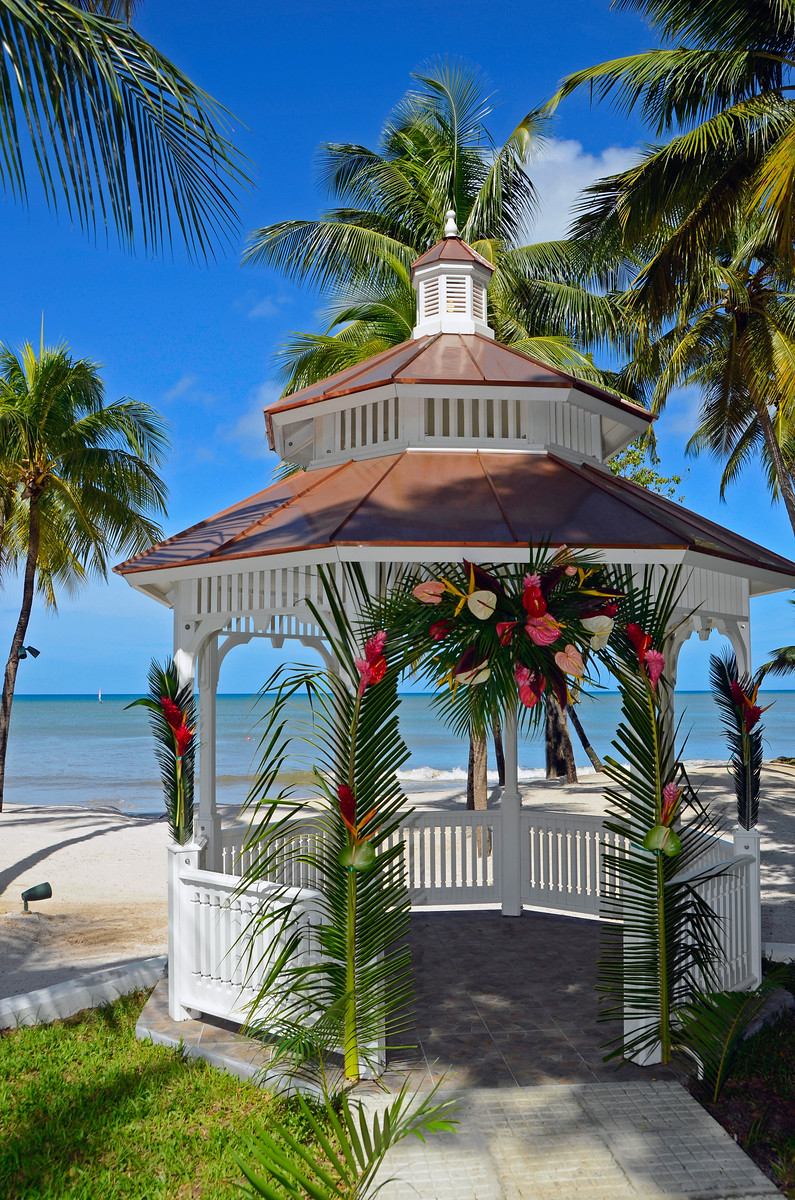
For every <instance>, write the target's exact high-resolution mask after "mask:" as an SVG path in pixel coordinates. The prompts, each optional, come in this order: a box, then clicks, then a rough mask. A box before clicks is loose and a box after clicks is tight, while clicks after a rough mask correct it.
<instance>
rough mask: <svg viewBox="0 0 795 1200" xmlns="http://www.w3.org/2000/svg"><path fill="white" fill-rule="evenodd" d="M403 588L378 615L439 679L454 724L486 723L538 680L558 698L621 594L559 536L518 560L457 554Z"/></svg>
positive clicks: (607, 625) (581, 672) (602, 632)
mask: <svg viewBox="0 0 795 1200" xmlns="http://www.w3.org/2000/svg"><path fill="white" fill-rule="evenodd" d="M406 589H407V590H408V593H409V594H408V595H407V594H406V591H405V590H404V591H403V593H402V594H399V595H398V598H397V601H396V602H395V603H393V606H392V609H391V612H390V613H389V616H388V617H387V618H386V621H387V622H388V628H389V630H390V638H394V639H395V642H396V644H397V645H399V646H400V648H401V653H402V654H403V655H405V656H406V658H407V659H408V660H410V661H413V662H415V663H422V665H423V666H426V665H427V664H428V662H430V663H431V664H432V666H433V669H434V670H435V671H436V672H437V677H438V679H439V680H440V682H441V683H442V684H444V683H447V685H448V686H449V688H450V690H451V692H452V711H453V713H454V714H455V713H456V712H457V713H458V719H457V720H456V717H455V715H454V716H453V723H454V724H457V725H458V726H459V727H460V728H461V730H462V731H463V730H464V729H472V728H475V729H485V728H487V727H488V725H489V722H490V720H491V718H493V716H494V714H498V713H501V712H502V711H503V710H504V708H505V706H506V704H510V703H511V702H516V703H518V705H519V706H520V707H521V708H522V709H523V710H530V709H533V708H535V707H536V705H538V704H539V701H541V700H542V698H543V697H544V694H545V692H547V691H548V690H549V692H550V693H551V694H553V695H554V696H555V697H556V698H557V700H558V702H559V703H560V704H561V706H563V707H565V706H566V704H567V701H568V696H569V686H570V683H571V682H573V681H578V680H581V679H583V678H584V676H585V675H586V672H587V660H588V656H589V654H592V653H601V652H603V651H604V650H605V648H606V647H607V645H608V642H609V640H610V637H611V635H612V633H613V630H614V627H615V625H616V619H617V616H618V612H619V603H620V599H621V593H620V592H619V591H617V590H616V589H615V587H614V586H612V583H611V580H610V576H609V573H608V572H607V570H606V568H604V567H603V566H601V565H599V564H596V563H594V562H592V561H590V560H588V559H586V558H585V557H583V556H582V555H577V554H576V553H574V552H572V551H570V550H568V549H567V548H566V547H565V546H563V547H561V548H560V549H559V550H558V551H557V552H556V553H554V554H552V555H548V554H547V552H546V551H545V549H544V548H540V549H539V548H536V549H534V548H533V547H531V549H530V562H529V564H528V566H527V567H522V568H512V567H505V566H501V567H491V568H489V569H487V568H485V567H482V566H478V565H477V564H476V563H472V562H467V561H466V560H464V562H463V564H462V565H461V566H458V565H454V566H451V567H450V568H449V569H447V570H446V571H445V572H444V574H441V573H440V574H439V576H438V577H437V578H429V579H423V580H421V581H419V582H417V581H416V580H410V581H408V583H407V584H406ZM428 610H431V611H430V612H429V611H428ZM429 618H430V619H429ZM461 690H463V692H464V693H465V694H463V695H460V694H459V693H460V692H461ZM439 707H443V708H444V709H448V708H449V707H450V706H449V705H448V703H447V702H446V701H445V702H443V703H440V705H439Z"/></svg>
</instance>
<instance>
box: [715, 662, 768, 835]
mask: <svg viewBox="0 0 795 1200" xmlns="http://www.w3.org/2000/svg"><path fill="white" fill-rule="evenodd" d="M709 683H710V687H711V688H712V695H713V698H714V700H715V703H716V704H717V705H718V708H719V709H720V713H721V722H722V724H723V730H724V733H725V734H726V740H727V742H728V743H729V750H730V751H731V767H732V775H733V777H734V791H735V794H736V796H737V820H738V821H739V823H740V825H742V827H743V829H753V828H754V827H755V825H756V823H757V821H758V819H759V789H760V786H761V780H762V737H763V734H764V726H763V725H760V724H759V718H760V717H761V716H762V713H763V712H766V711H767V710H766V709H762V708H760V707H759V706H758V704H757V703H756V698H757V694H758V692H759V679H758V678H756V679H754V678H753V677H752V676H751V675H742V676H740V675H739V674H738V671H737V659H736V658H735V656H734V654H733V653H732V651H727V652H725V653H724V654H723V655H722V656H719V655H717V654H712V655H710V660H709ZM769 707H770V705H768V708H769Z"/></svg>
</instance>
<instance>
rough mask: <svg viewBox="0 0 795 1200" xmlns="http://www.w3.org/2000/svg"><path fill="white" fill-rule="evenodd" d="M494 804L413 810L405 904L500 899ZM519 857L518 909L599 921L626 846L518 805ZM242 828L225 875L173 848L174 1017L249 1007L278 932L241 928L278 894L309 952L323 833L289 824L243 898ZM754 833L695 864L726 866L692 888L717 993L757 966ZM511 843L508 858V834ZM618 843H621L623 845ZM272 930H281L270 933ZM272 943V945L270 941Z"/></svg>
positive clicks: (230, 837) (575, 821)
mask: <svg viewBox="0 0 795 1200" xmlns="http://www.w3.org/2000/svg"><path fill="white" fill-rule="evenodd" d="M501 819H502V813H501V811H500V809H494V810H491V809H490V810H488V811H486V812H480V811H478V812H471V811H463V812H462V811H434V812H416V813H412V814H411V815H409V816H407V817H406V819H405V820H404V821H403V822H401V825H400V829H399V830H398V831H397V832H396V833H395V834H394V835H393V841H399V840H402V841H403V842H404V845H405V850H404V863H405V879H406V885H407V887H408V891H409V896H410V898H411V903H412V906H413V907H425V906H433V905H456V904H490V903H491V904H499V903H500V902H501V901H502V900H503V892H502V885H503V863H502V856H503V853H504V852H505V850H504V847H505V846H506V839H505V837H504V832H505V831H504V830H503V829H502V828H501ZM518 826H519V829H518V835H517V839H516V842H517V844H516V848H515V852H516V854H517V856H518V860H519V864H520V867H519V869H520V872H521V878H520V882H521V888H520V895H521V901H522V904H523V905H525V906H527V907H529V908H539V909H547V910H552V911H555V912H560V913H568V914H571V915H579V916H590V917H593V918H598V917H599V907H600V897H601V895H602V892H603V874H602V856H603V854H604V852H605V850H608V849H609V850H611V851H616V850H619V851H620V850H621V847H622V839H619V838H617V837H616V835H614V834H612V833H610V832H609V831H608V830H606V829H605V828H604V825H603V823H602V820H601V818H599V817H593V816H587V815H584V814H577V813H565V812H551V811H548V810H539V809H523V810H522V811H521V812H520V813H519V820H518ZM247 835H248V827H247V826H245V825H238V826H235V827H233V828H231V829H228V830H225V831H224V834H223V838H222V861H221V866H222V870H221V871H219V872H214V871H206V870H203V869H201V868H200V861H201V854H202V849H203V847H202V846H201V845H191V846H187V847H173V849H172V861H171V873H170V884H169V889H170V890H169V970H170V1004H169V1007H170V1011H171V1013H172V1016H173V1017H175V1019H181V1018H183V1017H185V1016H188V1015H190V1012H189V1010H198V1011H201V1012H205V1013H208V1014H212V1015H215V1016H220V1017H225V1018H229V1019H232V1020H235V1019H241V1018H242V1015H243V1014H245V1013H247V1012H248V1008H249V1006H250V1004H251V1001H252V999H253V998H254V996H255V994H256V990H257V987H256V978H257V973H256V971H254V972H253V974H252V970H251V967H252V964H256V963H257V962H258V961H259V960H260V958H262V957H263V956H265V955H266V954H267V953H268V952H269V951H270V950H271V949H272V948H273V947H272V946H271V942H272V940H273V938H274V937H276V936H277V934H276V933H275V932H273V931H271V932H268V931H265V932H263V931H262V930H260V932H259V933H258V934H257V935H256V936H257V937H258V938H259V939H260V942H261V944H260V942H257V941H256V938H255V942H254V944H253V945H252V946H249V939H248V938H247V937H245V936H242V935H244V933H245V930H246V928H247V926H248V925H249V923H250V922H251V920H252V917H253V916H254V915H255V914H256V913H257V912H262V911H263V910H266V909H268V908H270V909H271V910H273V909H274V907H275V906H276V905H283V903H284V896H285V888H286V889H288V892H287V893H286V894H287V895H289V897H290V898H291V899H293V900H295V902H296V903H295V908H294V913H295V915H296V919H297V920H299V922H300V923H301V927H302V930H303V934H304V948H303V953H304V954H305V956H306V961H310V960H311V959H312V958H313V956H315V955H316V954H317V953H318V951H317V941H316V936H315V935H314V934H313V929H315V928H316V927H317V925H318V923H319V920H320V918H319V914H318V908H317V902H318V895H319V893H318V891H317V890H316V889H317V887H318V884H319V882H320V881H319V880H318V879H317V878H315V875H314V872H313V870H312V868H311V867H310V866H309V865H308V864H307V863H305V862H301V861H299V859H300V855H301V853H302V852H305V851H309V850H311V849H313V848H314V847H315V846H316V845H317V839H318V837H322V830H321V829H320V828H319V826H318V823H317V822H316V821H313V820H311V819H309V820H302V821H299V822H296V823H295V824H294V825H293V826H292V828H291V831H290V834H289V836H286V837H285V838H283V839H282V841H281V845H277V846H275V847H272V849H275V850H276V854H275V858H274V861H273V870H272V871H271V872H270V873H269V878H268V879H267V880H264V881H262V882H259V883H257V884H256V885H253V886H250V887H247V888H246V890H245V891H244V892H241V875H242V874H243V873H244V872H245V871H246V870H248V869H249V867H250V866H251V851H247V850H245V844H246V841H247ZM758 842H759V838H758V834H755V833H751V834H748V833H746V831H744V830H738V831H737V832H736V834H735V841H734V844H732V842H730V841H719V840H717V839H716V840H714V841H713V842H712V843H711V844H710V846H709V847H708V848H707V849H706V850H705V853H704V855H703V856H702V859H701V861H700V862H699V864H698V867H697V869H698V870H702V869H703V868H705V867H706V866H708V865H715V866H717V865H718V864H721V863H723V864H725V865H726V870H724V871H722V873H720V874H717V875H716V876H715V877H714V878H710V879H709V880H707V881H706V882H702V883H700V884H699V885H698V886H699V890H700V891H701V892H702V894H703V895H704V897H705V898H706V899H707V900H708V901H709V903H710V904H711V906H712V907H713V908H714V910H715V911H716V912H717V914H718V916H719V918H720V920H721V938H722V940H723V950H724V956H725V967H724V972H723V978H722V980H721V986H722V987H724V988H742V987H747V986H749V985H751V984H753V983H754V981H755V980H757V979H758V977H759V974H760V963H761V925H760V892H759V846H758ZM507 844H508V845H509V846H510V849H511V852H512V853H513V852H514V850H513V839H512V838H511V839H508V842H507ZM624 845H626V843H624ZM272 928H273V930H276V929H277V926H273V927H272ZM268 939H271V942H269V940H268Z"/></svg>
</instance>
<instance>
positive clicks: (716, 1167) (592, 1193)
mask: <svg viewBox="0 0 795 1200" xmlns="http://www.w3.org/2000/svg"><path fill="white" fill-rule="evenodd" d="M460 1098H461V1109H460V1111H459V1113H458V1118H459V1125H458V1128H457V1129H456V1131H455V1133H449V1134H447V1133H439V1134H433V1135H431V1136H429V1137H428V1138H427V1139H426V1141H425V1142H424V1143H423V1142H420V1141H419V1140H418V1139H417V1138H413V1137H412V1138H407V1139H406V1140H405V1141H403V1142H400V1143H399V1144H398V1145H397V1146H396V1147H395V1148H394V1150H392V1151H390V1152H389V1154H388V1155H387V1157H386V1160H385V1162H384V1166H383V1177H384V1178H387V1179H390V1182H389V1183H387V1184H386V1186H385V1187H384V1188H383V1189H382V1190H381V1191H380V1192H379V1197H380V1200H569V1198H570V1197H571V1198H576V1200H581V1198H582V1200H661V1198H663V1197H665V1198H666V1200H729V1198H730V1197H731V1198H732V1200H763V1198H768V1197H771V1196H780V1195H781V1193H780V1192H779V1190H778V1189H777V1188H776V1187H775V1186H774V1185H773V1184H772V1183H771V1182H770V1181H769V1180H768V1179H766V1178H765V1176H764V1175H763V1174H762V1172H761V1171H760V1170H759V1168H758V1167H757V1166H755V1164H754V1163H753V1162H752V1161H751V1159H750V1158H748V1156H747V1155H746V1154H744V1153H743V1151H742V1150H741V1149H740V1147H739V1146H737V1145H736V1144H735V1143H734V1142H733V1141H732V1139H731V1138H730V1137H729V1135H728V1134H727V1133H726V1132H725V1131H724V1130H723V1129H721V1127H720V1125H718V1124H717V1123H716V1122H715V1121H713V1120H712V1118H711V1117H710V1116H709V1114H708V1113H706V1112H705V1111H704V1109H703V1108H701V1106H700V1105H699V1104H697V1103H696V1101H695V1100H694V1099H693V1098H692V1096H690V1095H689V1094H688V1093H687V1092H686V1091H684V1089H683V1088H682V1087H681V1086H680V1085H679V1084H677V1083H671V1082H664V1081H658V1082H656V1083H626V1084H619V1083H605V1084H574V1085H570V1086H550V1085H547V1086H542V1087H530V1088H500V1089H486V1088H472V1089H468V1090H467V1091H465V1092H463V1093H462V1094H461V1097H460ZM368 1103H369V1104H370V1105H371V1106H373V1107H375V1106H378V1107H381V1106H382V1105H383V1103H384V1101H378V1100H376V1099H375V1098H374V1097H372V1098H370V1099H369V1101H368Z"/></svg>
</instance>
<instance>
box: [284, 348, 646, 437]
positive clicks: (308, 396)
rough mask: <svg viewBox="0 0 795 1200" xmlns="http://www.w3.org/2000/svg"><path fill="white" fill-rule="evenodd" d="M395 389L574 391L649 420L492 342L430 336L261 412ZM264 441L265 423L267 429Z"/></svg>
mask: <svg viewBox="0 0 795 1200" xmlns="http://www.w3.org/2000/svg"><path fill="white" fill-rule="evenodd" d="M389 384H392V385H395V384H431V385H434V384H449V385H450V386H454V387H461V386H462V385H463V386H468V385H470V386H471V385H474V386H479V385H483V384H488V385H489V387H490V388H491V387H524V388H565V389H571V388H576V389H577V391H579V392H584V393H585V394H586V395H588V396H594V397H595V398H596V399H598V400H601V401H603V402H604V403H605V404H608V405H610V406H611V407H613V408H618V409H622V410H623V411H624V412H627V413H631V414H632V415H633V416H635V417H641V418H643V419H644V420H645V421H651V420H652V419H653V418H652V414H651V413H649V412H648V411H647V410H646V409H645V408H641V407H640V405H637V404H631V403H629V401H627V400H622V399H621V398H620V397H619V396H614V395H612V394H611V393H610V392H606V391H604V390H603V389H602V388H599V387H596V386H595V385H593V384H589V383H584V382H583V381H582V380H581V379H576V378H575V377H574V376H573V375H568V374H567V373H566V372H565V371H561V370H560V369H559V368H557V367H550V366H547V365H546V364H544V363H541V362H538V361H537V360H536V359H534V358H531V356H530V355H529V354H524V353H523V352H522V351H521V350H515V349H514V348H513V347H511V346H505V345H503V344H502V343H500V342H495V341H493V340H492V339H491V338H488V337H484V336H483V335H482V334H479V333H471V334H470V333H466V334H465V333H436V334H431V335H429V336H427V337H421V338H414V339H412V340H411V341H407V342H401V343H400V345H399V346H392V347H390V348H389V349H388V350H382V351H381V353H380V354H375V355H374V356H373V357H372V358H368V359H367V360H366V361H365V362H362V363H356V365H355V366H352V367H346V368H345V369H344V370H342V371H337V373H336V374H335V375H329V376H328V378H327V379H323V380H321V381H320V383H315V384H311V385H310V386H309V387H305V388H301V389H300V391H297V392H293V393H292V395H290V396H288V397H287V398H286V399H284V400H282V401H280V402H279V403H277V404H272V405H270V407H269V408H267V409H266V410H265V419H266V421H268V419H269V417H270V415H271V414H272V413H281V412H288V411H289V410H290V409H294V408H300V407H301V406H303V405H307V404H314V403H317V402H319V401H321V400H331V399H334V398H335V397H339V396H349V395H352V394H354V393H358V392H366V391H369V390H370V389H372V388H377V387H383V386H385V385H389ZM268 433H269V436H270V423H269V424H268Z"/></svg>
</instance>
